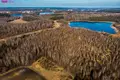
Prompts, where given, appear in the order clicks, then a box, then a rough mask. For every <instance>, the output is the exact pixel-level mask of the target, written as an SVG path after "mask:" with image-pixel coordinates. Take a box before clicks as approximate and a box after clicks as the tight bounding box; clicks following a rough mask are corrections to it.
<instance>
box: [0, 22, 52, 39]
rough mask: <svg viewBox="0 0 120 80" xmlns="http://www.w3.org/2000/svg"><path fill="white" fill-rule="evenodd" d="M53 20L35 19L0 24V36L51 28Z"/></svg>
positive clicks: (4, 36)
mask: <svg viewBox="0 0 120 80" xmlns="http://www.w3.org/2000/svg"><path fill="white" fill-rule="evenodd" d="M53 24H54V22H53V21H50V20H37V21H33V22H30V23H26V24H12V23H7V24H0V38H6V37H10V36H15V35H19V34H23V33H27V32H32V31H36V30H40V29H45V28H52V27H53Z"/></svg>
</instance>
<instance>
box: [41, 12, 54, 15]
mask: <svg viewBox="0 0 120 80" xmlns="http://www.w3.org/2000/svg"><path fill="white" fill-rule="evenodd" d="M48 14H54V12H41V13H40V14H39V15H48Z"/></svg>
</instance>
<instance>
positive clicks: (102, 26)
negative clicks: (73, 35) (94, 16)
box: [69, 21, 116, 34]
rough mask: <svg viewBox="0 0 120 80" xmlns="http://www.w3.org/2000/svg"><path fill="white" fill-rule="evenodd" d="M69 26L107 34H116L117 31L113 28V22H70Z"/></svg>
mask: <svg viewBox="0 0 120 80" xmlns="http://www.w3.org/2000/svg"><path fill="white" fill-rule="evenodd" d="M69 26H70V27H72V28H74V27H77V28H86V29H90V30H93V31H97V32H107V33H110V34H115V33H116V31H115V30H114V29H113V28H112V22H82V21H80V22H70V23H69Z"/></svg>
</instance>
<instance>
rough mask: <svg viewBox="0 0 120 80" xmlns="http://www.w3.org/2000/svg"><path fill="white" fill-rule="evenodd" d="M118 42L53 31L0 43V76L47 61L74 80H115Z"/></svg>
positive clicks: (67, 30) (76, 31)
mask: <svg viewBox="0 0 120 80" xmlns="http://www.w3.org/2000/svg"><path fill="white" fill-rule="evenodd" d="M119 48H120V39H117V38H112V37H109V36H104V35H103V34H100V33H97V32H92V31H89V30H85V29H72V28H56V29H53V30H44V31H41V32H40V33H36V34H31V35H26V36H22V37H19V38H11V39H8V40H6V41H5V42H4V41H3V42H0V68H1V69H0V72H5V71H7V70H9V69H11V68H14V67H18V66H28V65H31V64H32V63H33V62H35V61H36V60H37V59H39V58H40V57H43V56H45V57H47V58H48V59H51V60H52V61H54V62H55V63H56V64H58V65H60V66H62V67H63V68H64V69H66V70H67V71H69V72H71V73H72V74H73V75H75V80H81V79H84V80H90V79H94V80H119V78H120V76H119V74H120V69H119V66H120V64H119V62H120V56H119V55H120V54H119V53H120V51H119Z"/></svg>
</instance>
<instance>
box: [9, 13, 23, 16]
mask: <svg viewBox="0 0 120 80" xmlns="http://www.w3.org/2000/svg"><path fill="white" fill-rule="evenodd" d="M11 16H12V17H22V16H23V15H22V14H20V13H16V14H11Z"/></svg>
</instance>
